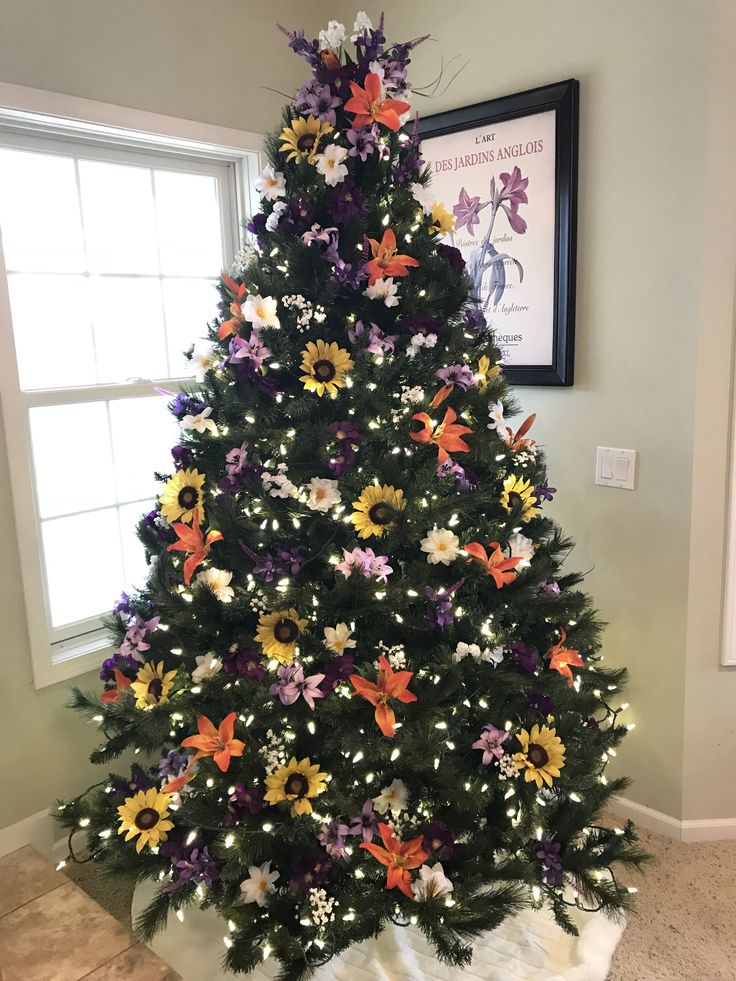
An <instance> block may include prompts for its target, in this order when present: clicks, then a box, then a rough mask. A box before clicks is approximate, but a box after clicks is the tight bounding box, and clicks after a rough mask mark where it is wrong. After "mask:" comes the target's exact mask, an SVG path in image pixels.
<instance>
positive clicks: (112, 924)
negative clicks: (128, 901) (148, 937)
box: [0, 846, 178, 981]
mask: <svg viewBox="0 0 736 981" xmlns="http://www.w3.org/2000/svg"><path fill="white" fill-rule="evenodd" d="M177 978H178V975H176V974H175V973H174V972H173V971H172V970H171V969H170V968H169V967H168V966H167V965H166V964H164V963H163V961H160V960H159V959H158V958H157V957H156V956H155V955H154V954H152V953H151V952H150V951H149V950H148V948H147V947H143V946H141V945H140V944H137V943H136V942H135V940H134V939H133V937H132V936H131V934H130V933H129V931H128V930H127V929H126V928H125V927H124V926H122V925H121V924H120V923H118V921H117V920H115V919H114V918H113V917H112V916H110V914H109V913H106V912H105V911H104V910H103V909H102V908H101V907H100V906H98V905H97V903H95V902H94V900H92V899H90V897H89V896H88V895H87V894H86V893H84V892H82V890H81V889H79V888H78V887H77V886H76V885H74V883H73V882H70V881H69V879H67V877H66V876H65V875H63V873H61V872H57V871H56V870H55V869H54V867H53V866H52V865H51V864H50V863H49V862H47V861H46V860H45V859H43V858H41V856H40V855H38V853H37V852H35V851H34V850H33V848H31V847H30V846H28V847H26V848H21V849H19V850H18V851H16V852H12V853H11V854H10V855H6V856H5V857H4V858H0V981H82V979H84V981H132V979H135V981H177Z"/></svg>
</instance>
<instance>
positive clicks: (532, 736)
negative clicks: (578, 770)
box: [514, 725, 565, 790]
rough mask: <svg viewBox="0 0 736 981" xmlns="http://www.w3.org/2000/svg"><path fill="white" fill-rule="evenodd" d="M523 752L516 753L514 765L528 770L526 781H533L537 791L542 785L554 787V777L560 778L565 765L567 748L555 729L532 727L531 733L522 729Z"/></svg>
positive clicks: (520, 738) (520, 739)
mask: <svg viewBox="0 0 736 981" xmlns="http://www.w3.org/2000/svg"><path fill="white" fill-rule="evenodd" d="M518 738H519V742H520V743H521V752H520V753H514V765H515V766H516V769H517V770H519V771H521V770H524V769H526V773H525V774H524V779H525V780H527V781H531V780H533V781H534V782H535V783H536V785H537V790H541V789H542V784H543V783H546V784H547V786H548V787H551V786H552V777H559V775H560V770H561V769H562V767H563V766H564V765H565V746H564V744H563V742H562V740H561V739H560V737H559V736H558V735H557V734H556V732H555V730H554V729H549V728H548V727H547V726H538V725H535V726H532V731H531V733H528V732H527V731H526V729H522V730H521V732H520V733H519V737H518Z"/></svg>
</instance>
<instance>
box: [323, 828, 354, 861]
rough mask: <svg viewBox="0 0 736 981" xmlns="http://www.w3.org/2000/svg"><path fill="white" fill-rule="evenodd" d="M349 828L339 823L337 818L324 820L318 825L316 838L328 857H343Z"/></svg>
mask: <svg viewBox="0 0 736 981" xmlns="http://www.w3.org/2000/svg"><path fill="white" fill-rule="evenodd" d="M349 833H350V828H349V827H348V826H347V824H341V823H340V822H339V821H338V820H337V819H334V820H332V821H324V822H323V823H322V824H321V825H320V826H319V834H318V835H317V840H318V841H319V843H320V845H322V847H323V848H324V850H325V851H326V852H327V854H328V855H329V856H330V858H344V857H345V855H346V854H347V852H346V845H347V837H348V835H349Z"/></svg>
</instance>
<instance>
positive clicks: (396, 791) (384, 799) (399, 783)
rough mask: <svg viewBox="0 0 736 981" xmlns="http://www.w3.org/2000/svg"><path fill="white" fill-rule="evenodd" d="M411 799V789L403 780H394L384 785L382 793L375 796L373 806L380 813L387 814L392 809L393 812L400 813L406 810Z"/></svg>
mask: <svg viewBox="0 0 736 981" xmlns="http://www.w3.org/2000/svg"><path fill="white" fill-rule="evenodd" d="M408 800H409V791H408V790H407V789H406V784H405V783H404V781H403V780H398V779H397V780H393V781H392V782H391V783H390V784H389V785H388V787H384V788H383V790H382V791H381V793H380V794H379V795H378V796H377V797H374V798H373V807H374V808H375V810H376V811H378V813H379V814H385V813H386V811H388V810H389V808H390V809H391V813H392V814H399V813H400V812H401V811H405V810H406V805H407V802H408Z"/></svg>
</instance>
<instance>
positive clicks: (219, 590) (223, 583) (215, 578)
mask: <svg viewBox="0 0 736 981" xmlns="http://www.w3.org/2000/svg"><path fill="white" fill-rule="evenodd" d="M232 578H233V574H232V572H228V571H227V570H225V569H215V568H211V569H206V570H205V571H204V572H200V573H199V575H198V576H197V582H201V583H202V585H203V586H206V587H207V588H208V589H209V590H210V592H212V593H213V594H214V596H215V599H218V600H219V601H220V602H221V603H231V602H232V600H233V597H234V596H235V590H234V589H233V587H232V586H231V585H230V583H231V581H232Z"/></svg>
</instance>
